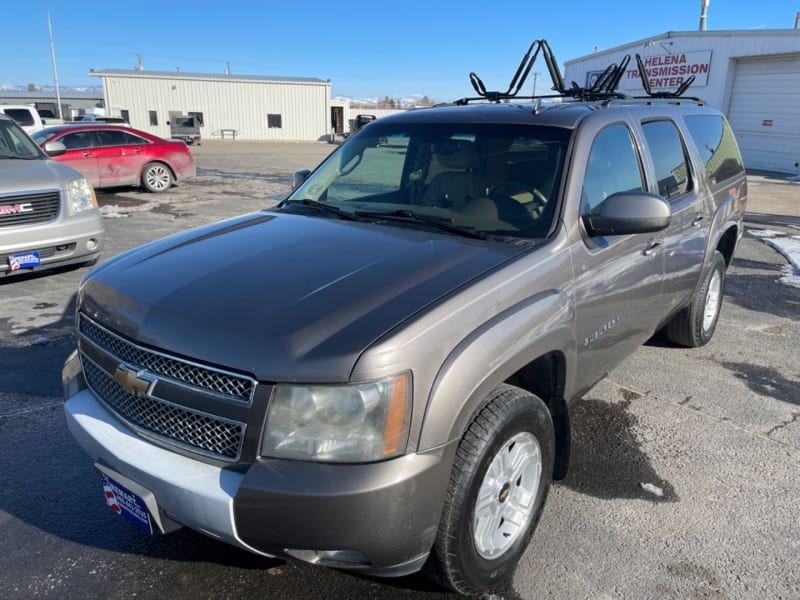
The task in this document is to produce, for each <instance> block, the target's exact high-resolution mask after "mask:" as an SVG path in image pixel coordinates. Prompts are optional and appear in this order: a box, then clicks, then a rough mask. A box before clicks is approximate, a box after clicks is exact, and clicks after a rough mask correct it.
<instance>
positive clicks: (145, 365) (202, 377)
mask: <svg viewBox="0 0 800 600" xmlns="http://www.w3.org/2000/svg"><path fill="white" fill-rule="evenodd" d="M78 327H79V330H80V334H81V335H82V336H83V337H84V338H86V339H87V340H89V341H90V342H92V343H93V344H94V345H95V346H97V347H98V348H100V349H102V350H104V351H105V352H107V353H109V354H111V355H113V356H114V357H116V358H118V359H119V360H121V361H122V362H126V363H128V364H130V365H131V366H135V367H138V368H140V369H147V370H148V371H150V372H151V373H154V374H156V375H161V376H163V377H167V378H169V379H172V380H175V381H178V382H180V383H184V384H186V385H189V386H192V387H196V388H198V389H200V390H205V391H209V392H212V393H214V394H216V395H219V396H222V397H224V398H225V399H229V400H235V401H240V402H250V400H251V399H252V396H253V391H254V390H255V381H254V380H252V379H250V378H248V377H244V376H241V375H235V374H233V373H226V372H224V371H219V370H217V369H212V368H210V367H206V366H201V365H196V364H194V363H191V362H189V361H186V360H183V359H178V358H174V357H171V356H167V355H165V354H161V353H159V352H154V351H153V350H148V349H146V348H142V347H140V346H137V345H135V344H133V343H131V342H129V341H128V340H125V339H123V338H121V337H119V336H118V335H116V334H114V333H111V332H110V331H108V330H107V329H105V328H104V327H101V326H100V325H98V324H97V323H95V322H94V321H92V320H91V319H89V318H88V317H87V316H86V315H80V321H79V324H78Z"/></svg>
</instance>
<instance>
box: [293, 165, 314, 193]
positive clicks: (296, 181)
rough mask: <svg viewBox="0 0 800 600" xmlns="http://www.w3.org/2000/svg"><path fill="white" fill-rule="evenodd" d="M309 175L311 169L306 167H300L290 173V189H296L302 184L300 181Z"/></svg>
mask: <svg viewBox="0 0 800 600" xmlns="http://www.w3.org/2000/svg"><path fill="white" fill-rule="evenodd" d="M309 175H311V171H309V170H308V169H302V170H301V171H295V172H294V174H293V175H292V189H293V190H296V189H297V188H299V187H300V185H302V183H303V182H304V181H305V180H306V179H308V176H309Z"/></svg>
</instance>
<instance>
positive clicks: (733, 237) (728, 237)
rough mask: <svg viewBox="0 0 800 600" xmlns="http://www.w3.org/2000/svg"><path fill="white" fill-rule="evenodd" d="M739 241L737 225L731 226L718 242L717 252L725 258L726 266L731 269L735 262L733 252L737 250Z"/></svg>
mask: <svg viewBox="0 0 800 600" xmlns="http://www.w3.org/2000/svg"><path fill="white" fill-rule="evenodd" d="M738 240H739V228H738V227H737V226H736V225H731V226H730V227H728V229H726V230H725V233H723V234H722V236H721V237H720V238H719V241H718V242H717V248H716V249H717V250H719V252H720V254H722V256H723V258H725V266H726V267H730V266H731V261H732V260H733V251H734V250H735V249H736V243H737V242H738Z"/></svg>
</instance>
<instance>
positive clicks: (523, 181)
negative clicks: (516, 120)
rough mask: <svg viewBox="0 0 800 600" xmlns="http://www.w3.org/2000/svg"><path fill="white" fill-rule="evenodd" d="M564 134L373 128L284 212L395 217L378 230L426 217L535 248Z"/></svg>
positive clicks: (553, 199)
mask: <svg viewBox="0 0 800 600" xmlns="http://www.w3.org/2000/svg"><path fill="white" fill-rule="evenodd" d="M569 133H570V132H569V130H566V129H562V128H557V127H546V126H526V125H498V124H472V123H454V124H443V123H437V124H429V123H425V124H420V123H417V124H410V125H409V124H396V125H394V124H391V122H390V123H388V124H387V123H381V121H380V120H378V121H376V122H374V123H372V124H371V125H370V126H369V127H367V128H365V129H364V130H363V131H361V132H360V133H359V134H358V135H356V136H353V137H352V138H351V139H350V140H348V141H347V142H346V143H345V144H343V145H342V146H341V147H340V148H339V149H338V150H337V151H336V152H334V153H333V154H332V155H331V156H330V157H329V158H328V159H327V160H326V161H325V162H324V163H323V164H322V165H321V166H320V167H319V168H318V169H317V170H316V171H315V172H314V173H313V174H312V175H311V177H309V178H308V179H307V180H306V181H304V182H303V184H302V185H300V186H299V187H298V188H297V189H296V190H295V191H294V192H293V193H292V195H291V196H290V197H289V199H288V200H289V206H291V205H292V202H291V201H300V200H313V201H315V202H317V203H322V204H326V205H330V206H332V207H334V208H337V209H340V210H342V211H347V212H348V213H350V214H353V215H356V216H367V217H370V218H375V219H377V217H378V216H379V215H380V214H386V215H394V216H395V217H397V215H398V214H399V215H400V216H401V217H403V218H399V219H398V218H393V219H391V220H387V221H386V223H387V224H391V225H400V226H406V225H407V224H408V222H411V221H413V222H417V223H418V222H419V221H422V220H423V219H424V218H426V217H431V218H433V219H436V220H439V221H442V222H446V223H449V224H451V225H453V226H455V227H458V228H463V229H468V230H471V231H474V232H477V233H481V234H487V235H497V236H504V237H507V236H511V237H518V238H529V239H538V238H543V237H546V236H547V235H548V233H549V231H550V230H551V226H552V223H553V220H554V218H555V215H556V203H557V195H558V187H559V181H560V178H561V169H562V165H563V160H564V155H565V153H566V146H567V142H568V139H569ZM318 214H321V213H318ZM409 215H411V216H413V217H415V218H414V219H410V218H406V217H408V216H409ZM416 217H421V218H416ZM429 220H430V219H429Z"/></svg>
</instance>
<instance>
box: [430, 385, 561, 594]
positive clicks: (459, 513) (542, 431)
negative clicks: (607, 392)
mask: <svg viewBox="0 0 800 600" xmlns="http://www.w3.org/2000/svg"><path fill="white" fill-rule="evenodd" d="M488 400H489V401H488V403H487V404H486V406H485V407H484V408H483V409H482V410H481V411H480V412H479V413H478V415H477V416H476V417H475V419H474V420H473V421H472V423H471V424H470V426H469V427H468V428H467V431H466V432H465V433H464V436H463V437H462V438H461V441H460V442H459V446H458V450H457V452H456V457H455V460H454V462H453V469H452V470H451V473H450V482H449V485H448V489H447V495H446V497H445V504H444V509H443V510H442V518H441V520H440V522H439V530H438V532H437V535H436V541H435V542H434V546H433V549H432V551H431V554H430V557H429V558H428V561H427V563H426V564H425V567H424V571H425V573H426V574H427V575H428V576H429V577H431V578H432V579H434V580H435V581H437V582H438V583H439V584H440V585H442V586H443V587H445V588H448V589H450V590H453V591H455V592H459V593H461V594H464V595H472V594H477V593H480V592H483V591H486V590H487V589H490V588H492V587H494V586H496V585H498V584H499V583H501V582H503V581H504V580H506V579H507V578H508V577H510V576H511V575H512V574H513V571H514V568H515V567H516V564H517V562H518V560H519V558H520V557H521V556H522V554H523V553H524V551H525V548H526V547H527V546H528V543H529V541H530V538H531V536H532V535H533V531H534V530H535V529H536V525H537V523H538V521H539V517H540V516H541V513H542V509H543V508H544V504H545V500H546V499H547V493H548V491H549V488H550V482H551V481H552V472H553V461H554V452H555V451H554V446H555V442H554V433H553V423H552V420H551V418H550V412H549V410H548V409H547V406H546V405H545V404H544V402H542V400H541V399H539V398H538V397H537V396H534V395H532V394H529V393H528V392H526V391H524V390H522V389H520V388H517V387H514V386H511V385H507V384H502V385H500V386H498V387H497V388H495V390H494V391H493V392H492V394H491V395H490V396H489V399H488ZM527 416H531V418H532V419H533V420H535V421H537V422H538V423H539V425H538V426H537V427H536V429H539V431H531V433H533V434H534V435H535V436H536V438H537V441H538V442H539V445H540V449H541V452H542V473H541V480H540V482H539V491H538V492H537V496H538V497H539V504H538V506H536V507H535V508H534V515H533V517H532V519H531V522H530V524H529V526H528V531H527V532H525V533H523V535H522V537H521V538H520V539H519V540H517V542H515V546H516V547H512V548H511V549H509V551H508V552H506V553H505V554H504V555H502V556H500V557H498V558H497V559H495V560H492V561H488V560H485V559H481V558H479V559H478V560H479V562H482V563H485V564H486V565H488V566H489V567H490V568H489V569H486V570H485V572H483V573H476V571H478V570H479V569H475V568H465V567H466V564H465V562H464V557H463V556H460V553H461V552H462V548H463V544H464V543H465V540H464V539H463V538H462V539H460V536H459V535H458V534H459V533H461V534H462V535H463V534H464V531H463V530H464V528H463V520H464V519H466V520H467V522H468V523H471V520H472V511H473V510H474V500H475V499H474V497H473V495H472V494H471V492H472V490H473V488H474V486H475V485H476V480H477V485H480V482H481V480H482V478H483V475H484V473H485V469H486V468H487V467H488V461H489V460H490V459H491V458H492V457H493V456H494V452H493V450H494V449H495V448H499V447H500V445H502V443H504V442H505V441H507V440H508V439H510V437H512V436H513V435H514V434H515V433H517V432H519V431H529V430H528V429H522V428H520V427H515V424H516V423H519V422H520V421H522V420H524V419H525V417H527ZM509 427H510V428H511V431H510V432H508V435H507V437H506V439H505V440H502V439H500V438H499V437H498V434H502V433H503V430H504V429H506V430H508V428H509ZM465 504H466V506H465ZM465 511H466V512H467V514H464V513H465ZM467 530H468V531H471V525H470V526H469V527H467ZM468 543H469V547H470V548H471V549H472V550H473V551H474V545H473V541H472V538H471V537H469V542H468ZM459 546H462V548H459Z"/></svg>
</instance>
